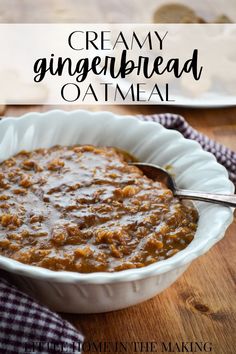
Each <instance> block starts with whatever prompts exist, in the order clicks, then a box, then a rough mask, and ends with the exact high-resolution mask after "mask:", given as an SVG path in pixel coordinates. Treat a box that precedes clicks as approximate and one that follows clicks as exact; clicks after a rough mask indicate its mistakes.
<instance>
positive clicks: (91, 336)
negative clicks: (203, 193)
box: [5, 105, 236, 354]
mask: <svg viewBox="0 0 236 354" xmlns="http://www.w3.org/2000/svg"><path fill="white" fill-rule="evenodd" d="M52 108H62V109H65V110H72V109H76V108H81V107H71V106H65V107H63V106H62V107H61V106H57V107H52V106H29V107H26V106H7V108H6V112H5V116H19V115H21V114H23V113H26V112H29V111H46V110H48V109H52ZM83 108H87V109H90V110H93V111H99V110H110V111H113V112H116V113H119V114H151V113H160V112H167V111H168V112H173V113H177V114H181V115H183V116H184V117H185V118H186V119H187V121H188V122H189V123H190V124H191V125H192V126H193V127H195V128H196V129H198V130H199V131H201V132H203V133H205V134H207V135H208V136H210V137H211V138H213V139H215V140H217V141H218V142H220V143H224V144H225V145H227V146H228V147H229V148H232V149H235V150H236V108H227V109H190V108H177V107H157V106H156V107H154V106H125V105H123V106H106V107H104V106H88V107H85V106H83ZM235 236H236V219H235V220H234V223H233V224H232V225H231V226H230V227H229V229H228V230H227V232H226V235H225V237H224V239H223V240H222V241H220V242H219V243H218V244H217V245H216V246H214V247H213V248H212V249H211V250H210V251H209V252H208V253H207V254H206V255H204V256H202V257H200V258H199V259H197V260H196V261H195V262H193V264H192V265H191V266H190V267H189V269H188V270H187V271H186V272H185V273H184V275H183V276H182V277H181V278H180V279H179V280H178V281H177V282H176V283H175V284H173V285H172V286H171V287H170V288H168V289H167V290H165V291H164V292H163V293H161V294H159V295H157V296H156V297H155V298H153V299H151V300H149V301H146V302H144V303H142V304H140V305H136V306H133V307H131V308H128V309H125V310H120V311H116V312H111V313H107V314H95V315H70V314H63V315H62V316H63V317H64V318H66V319H68V320H69V321H70V322H71V323H72V324H74V325H75V326H76V327H77V328H78V329H81V330H82V332H83V334H84V335H85V338H86V340H87V341H97V342H100V341H103V342H120V341H121V342H132V341H135V342H157V343H159V346H158V348H159V349H158V351H157V353H161V342H166V343H168V342H172V343H175V342H177V343H181V342H211V343H212V353H215V354H235V352H236V351H235V329H236V326H235V324H236V301H235V269H236V257H235V254H236V242H235ZM86 352H87V351H86ZM173 352H174V353H177V351H173ZM126 353H127V352H126ZM132 353H133V352H129V351H128V354H132ZM143 353H147V351H143Z"/></svg>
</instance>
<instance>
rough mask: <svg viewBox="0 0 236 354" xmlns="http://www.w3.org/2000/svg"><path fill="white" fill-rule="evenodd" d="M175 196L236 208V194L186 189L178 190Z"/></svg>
mask: <svg viewBox="0 0 236 354" xmlns="http://www.w3.org/2000/svg"><path fill="white" fill-rule="evenodd" d="M174 194H175V196H176V197H180V198H183V199H192V200H201V201H203V202H210V203H215V204H223V205H226V206H231V207H236V194H214V193H204V192H195V191H189V190H186V189H176V191H175V193H174Z"/></svg>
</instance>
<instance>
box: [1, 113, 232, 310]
mask: <svg viewBox="0 0 236 354" xmlns="http://www.w3.org/2000/svg"><path fill="white" fill-rule="evenodd" d="M56 144H60V145H73V144H94V145H107V146H116V147H120V148H122V149H124V150H127V151H129V152H130V153H131V154H133V155H134V156H136V157H137V158H138V159H139V160H140V161H146V162H151V163H154V164H158V165H166V164H168V165H169V164H170V165H172V166H173V172H174V173H175V175H176V181H177V184H178V186H179V187H184V188H189V189H195V190H202V191H209V192H218V193H233V191H234V186H233V184H232V183H231V182H230V181H229V179H228V175H227V171H226V170H225V168H224V167H223V166H221V165H219V164H218V163H217V162H216V160H215V158H214V156H213V155H212V154H210V153H207V152H205V151H203V150H202V148H201V147H200V145H199V144H198V143H196V142H194V141H191V140H187V139H185V138H183V136H182V135H181V134H180V133H178V132H176V131H173V130H167V129H165V128H163V127H162V126H161V125H159V124H157V123H153V122H142V121H139V120H138V119H137V118H134V117H129V116H117V115H114V114H112V113H108V112H98V113H92V112H87V111H73V112H64V111H60V110H54V111H49V112H46V113H28V114H26V115H24V116H22V117H21V118H18V119H15V118H8V119H4V120H2V121H1V122H0V162H1V161H3V160H5V159H7V158H9V157H10V156H12V155H14V154H16V153H18V152H19V151H20V150H23V149H24V150H33V149H36V148H40V147H50V146H53V145H56ZM196 206H197V208H198V210H199V223H198V229H197V232H196V235H195V237H194V239H193V241H192V242H191V243H190V244H189V245H188V247H187V248H185V249H184V250H183V251H180V252H179V253H177V254H176V255H174V256H173V257H171V258H169V259H166V260H163V261H159V262H157V263H154V264H151V265H149V266H146V267H143V268H138V269H129V270H123V271H120V272H114V273H106V272H100V273H90V274H81V273H75V272H65V271H59V272H55V271H51V270H48V269H45V268H40V267H35V266H30V265H25V264H23V263H20V262H17V261H15V260H13V259H10V258H7V257H3V256H0V268H1V269H3V270H5V271H7V272H8V273H7V274H8V277H9V278H11V279H12V280H13V281H14V282H15V283H16V284H17V285H18V286H19V287H20V288H21V289H22V290H24V291H25V292H27V293H28V294H30V295H32V296H33V297H35V298H37V299H38V300H39V301H41V302H42V303H44V304H46V305H48V306H49V307H50V308H52V309H54V310H57V311H61V312H71V313H95V312H106V311H112V310H117V309H121V308H125V307H128V306H131V305H134V304H137V303H140V302H142V301H144V300H147V299H149V298H151V297H153V296H154V295H156V294H158V293H159V292H161V291H162V290H164V289H166V288H167V287H168V286H170V285H171V284H172V283H173V282H174V281H175V280H176V279H177V278H178V277H179V276H180V275H181V274H182V273H183V272H184V271H185V270H186V268H187V267H188V266H189V265H190V263H191V262H192V261H193V260H194V259H196V258H197V257H199V256H200V255H202V254H204V253H205V252H207V251H208V250H209V249H210V248H211V247H212V246H213V245H214V244H215V243H216V242H217V241H219V240H220V239H221V238H222V237H223V236H224V234H225V231H226V229H227V227H228V226H229V224H230V223H231V222H232V220H233V210H232V209H231V208H227V207H224V206H220V205H214V204H207V203H203V202H199V203H196Z"/></svg>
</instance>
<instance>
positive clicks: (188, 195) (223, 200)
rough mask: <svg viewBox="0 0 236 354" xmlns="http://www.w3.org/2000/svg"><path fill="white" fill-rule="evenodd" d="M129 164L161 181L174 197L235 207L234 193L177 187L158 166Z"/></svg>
mask: <svg viewBox="0 0 236 354" xmlns="http://www.w3.org/2000/svg"><path fill="white" fill-rule="evenodd" d="M130 165H133V166H136V167H138V168H139V169H140V170H142V171H143V173H144V174H145V175H146V176H147V177H149V178H151V179H153V180H156V181H158V182H163V183H164V184H165V185H166V186H167V187H168V188H169V189H170V190H171V191H172V192H173V194H174V196H175V197H179V198H183V199H192V200H201V201H203V202H209V203H215V204H223V205H225V206H231V207H236V194H215V193H206V192H198V191H191V190H186V189H179V188H178V187H177V185H176V183H175V180H174V178H173V177H172V176H171V175H170V174H169V173H168V172H167V171H166V170H164V169H163V168H161V167H159V166H156V165H152V164H149V163H143V162H132V163H130Z"/></svg>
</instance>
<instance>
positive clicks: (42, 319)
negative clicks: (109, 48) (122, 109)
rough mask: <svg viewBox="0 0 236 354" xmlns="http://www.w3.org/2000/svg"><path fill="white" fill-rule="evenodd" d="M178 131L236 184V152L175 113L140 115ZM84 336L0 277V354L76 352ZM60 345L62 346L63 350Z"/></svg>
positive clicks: (140, 117)
mask: <svg viewBox="0 0 236 354" xmlns="http://www.w3.org/2000/svg"><path fill="white" fill-rule="evenodd" d="M139 119H142V120H147V121H154V122H159V123H161V124H162V125H163V126H165V127H166V128H168V129H176V130H178V131H180V132H181V133H182V134H183V135H184V136H185V137H186V138H189V139H193V140H196V141H198V142H199V143H200V144H201V145H202V147H203V149H205V150H207V151H210V152H212V153H213V154H214V155H215V156H216V158H217V160H218V162H219V163H221V164H222V165H224V166H225V167H226V168H227V169H228V171H229V176H230V178H231V180H232V181H233V182H234V183H235V184H236V170H235V169H236V153H235V152H233V151H231V150H230V149H228V148H226V147H225V146H223V145H220V144H218V143H216V142H215V141H212V140H210V139H209V138H208V137H206V136H204V135H203V134H200V133H199V132H197V131H196V130H194V129H193V128H192V127H190V126H189V125H188V124H187V122H186V121H185V120H184V119H183V118H182V117H180V116H178V115H173V114H159V115H152V116H139ZM82 341H83V336H82V335H81V334H80V333H79V332H78V331H77V330H76V329H75V328H74V327H73V326H72V325H71V324H70V323H68V322H67V321H65V320H63V319H62V318H61V317H60V316H59V315H57V314H56V313H53V312H52V311H50V310H49V309H47V308H46V307H44V306H42V305H39V304H38V303H37V302H36V301H34V300H33V299H32V298H30V297H29V296H28V295H25V294H24V293H22V292H21V291H19V290H17V289H16V288H15V287H14V286H13V285H12V284H10V283H8V282H7V281H6V280H4V279H3V278H1V277H0V354H1V353H7V354H8V353H9V354H10V353H13V354H16V353H45V354H46V353H60V352H63V350H64V352H66V353H79V352H80V351H79V349H78V348H79V345H78V344H79V343H81V342H82ZM62 349H63V350H62Z"/></svg>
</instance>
